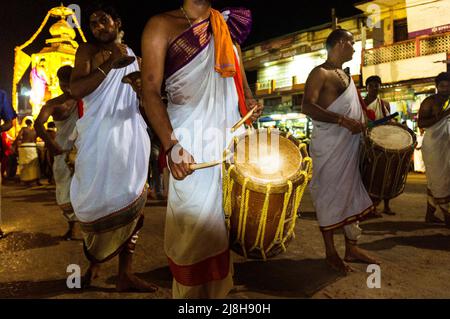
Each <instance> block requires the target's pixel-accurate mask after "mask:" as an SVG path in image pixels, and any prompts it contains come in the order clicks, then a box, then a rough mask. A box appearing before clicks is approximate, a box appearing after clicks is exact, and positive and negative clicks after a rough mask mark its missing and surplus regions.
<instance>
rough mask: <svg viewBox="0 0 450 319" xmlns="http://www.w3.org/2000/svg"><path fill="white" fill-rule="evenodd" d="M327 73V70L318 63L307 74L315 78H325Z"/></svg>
mask: <svg viewBox="0 0 450 319" xmlns="http://www.w3.org/2000/svg"><path fill="white" fill-rule="evenodd" d="M327 75H328V70H327V69H326V68H324V67H323V65H318V66H316V67H315V68H314V69H312V71H311V73H310V74H309V76H313V77H315V78H326V77H327Z"/></svg>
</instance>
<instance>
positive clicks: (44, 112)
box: [34, 100, 63, 156]
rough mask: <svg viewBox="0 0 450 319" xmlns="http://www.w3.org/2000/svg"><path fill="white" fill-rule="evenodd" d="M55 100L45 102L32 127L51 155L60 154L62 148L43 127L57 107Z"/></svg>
mask: <svg viewBox="0 0 450 319" xmlns="http://www.w3.org/2000/svg"><path fill="white" fill-rule="evenodd" d="M57 103H58V101H57V100H50V101H48V102H47V104H45V105H44V106H43V107H42V109H41V111H40V112H39V115H38V117H37V118H36V121H35V122H34V129H35V130H36V134H37V136H39V137H40V138H41V139H42V140H44V142H45V145H47V146H48V148H49V150H50V151H51V152H52V153H53V155H55V156H57V155H61V154H62V153H63V150H62V149H61V147H60V146H59V145H58V143H56V141H55V140H54V139H52V137H51V136H50V134H49V133H48V132H47V130H46V129H45V127H44V123H46V122H47V121H48V119H49V117H50V116H52V115H53V113H54V112H55V108H56V107H57V105H58V104H57Z"/></svg>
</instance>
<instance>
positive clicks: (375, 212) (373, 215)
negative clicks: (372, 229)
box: [366, 209, 383, 219]
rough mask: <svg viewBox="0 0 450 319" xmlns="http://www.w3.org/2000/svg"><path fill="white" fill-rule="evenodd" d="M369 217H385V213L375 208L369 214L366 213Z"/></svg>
mask: <svg viewBox="0 0 450 319" xmlns="http://www.w3.org/2000/svg"><path fill="white" fill-rule="evenodd" d="M366 218H367V219H372V218H383V214H381V213H380V212H379V211H378V210H376V209H374V210H373V211H371V212H370V213H369V214H367V215H366Z"/></svg>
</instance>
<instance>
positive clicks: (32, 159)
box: [18, 143, 40, 182]
mask: <svg viewBox="0 0 450 319" xmlns="http://www.w3.org/2000/svg"><path fill="white" fill-rule="evenodd" d="M18 164H19V167H18V169H19V176H20V180H21V181H22V182H34V181H37V180H39V177H40V168H39V155H38V151H37V145H36V143H22V144H20V146H19V161H18Z"/></svg>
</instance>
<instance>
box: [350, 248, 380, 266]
mask: <svg viewBox="0 0 450 319" xmlns="http://www.w3.org/2000/svg"><path fill="white" fill-rule="evenodd" d="M344 260H345V261H346V262H350V263H351V262H362V263H365V264H376V265H379V264H380V262H378V261H377V260H376V259H375V258H373V257H372V256H370V254H368V253H367V251H365V250H364V249H361V248H359V247H357V246H353V245H352V247H350V248H347V249H346V251H345V258H344Z"/></svg>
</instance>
